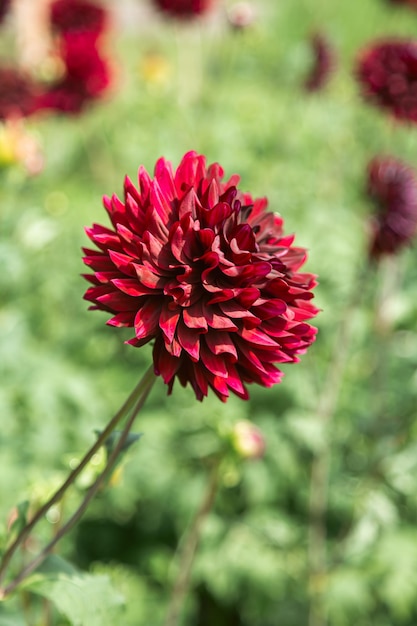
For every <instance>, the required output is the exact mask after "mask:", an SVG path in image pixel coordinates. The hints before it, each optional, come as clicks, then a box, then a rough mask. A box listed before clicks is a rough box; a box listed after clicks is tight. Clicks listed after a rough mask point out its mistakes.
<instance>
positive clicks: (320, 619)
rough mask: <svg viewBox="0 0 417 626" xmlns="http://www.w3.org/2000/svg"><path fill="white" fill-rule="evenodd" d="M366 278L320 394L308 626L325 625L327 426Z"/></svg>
mask: <svg viewBox="0 0 417 626" xmlns="http://www.w3.org/2000/svg"><path fill="white" fill-rule="evenodd" d="M367 269H368V268H365V272H366V270H367ZM363 278H364V275H362V274H360V275H359V277H358V279H356V280H354V281H353V291H352V295H351V297H350V301H349V302H348V305H347V308H346V310H345V312H344V317H343V318H342V320H341V323H340V326H339V329H338V333H337V336H336V340H335V342H334V352H333V354H332V356H331V359H330V364H329V370H328V374H327V377H326V379H325V381H324V386H323V389H322V392H321V395H320V397H319V401H318V406H317V415H318V417H319V419H320V420H321V423H322V425H323V427H324V428H326V429H327V432H326V438H325V443H324V444H323V445H322V446H321V447H320V450H319V451H318V452H317V453H316V454H315V456H314V458H313V462H312V466H311V479H310V500H309V533H308V534H309V536H308V552H309V554H308V558H309V589H310V594H311V602H310V614H309V622H308V624H309V626H325V625H326V623H327V617H326V608H325V585H326V575H327V551H326V543H327V529H326V513H327V501H328V483H329V474H330V461H331V447H330V441H329V437H328V429H329V426H330V424H331V422H332V419H333V416H334V413H335V410H336V407H337V402H338V399H339V394H340V388H341V384H342V381H343V375H344V372H345V367H346V363H347V359H348V355H349V350H350V344H351V338H352V331H353V328H354V317H355V312H356V310H357V309H358V308H359V304H360V301H361V298H362V295H363V285H362V282H363Z"/></svg>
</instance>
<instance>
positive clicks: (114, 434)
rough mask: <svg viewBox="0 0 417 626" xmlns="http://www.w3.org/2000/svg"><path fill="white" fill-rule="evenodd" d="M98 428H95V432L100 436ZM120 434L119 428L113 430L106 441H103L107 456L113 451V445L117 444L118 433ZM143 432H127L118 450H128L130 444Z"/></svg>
mask: <svg viewBox="0 0 417 626" xmlns="http://www.w3.org/2000/svg"><path fill="white" fill-rule="evenodd" d="M101 432H102V431H100V430H96V431H95V433H96V435H97V437H100V435H101ZM121 434H122V431H121V430H115V431H113V432H112V433H111V434H110V435H109V436H108V437H107V439H106V441H105V442H104V447H105V448H106V452H107V456H108V457H109V456H110V454H111V453H112V452H113V450H114V448H115V446H116V445H117V443H118V441H119V438H120V435H121ZM142 435H143V433H129V434H128V436H127V438H126V441H125V442H124V444H123V446H122V447H121V450H120V452H126V450H128V449H129V448H130V446H132V445H133V444H134V443H136V441H138V440H139V439H140V438H141V437H142Z"/></svg>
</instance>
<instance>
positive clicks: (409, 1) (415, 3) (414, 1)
mask: <svg viewBox="0 0 417 626" xmlns="http://www.w3.org/2000/svg"><path fill="white" fill-rule="evenodd" d="M388 1H389V2H391V4H404V5H406V6H410V7H412V8H413V9H417V0H388Z"/></svg>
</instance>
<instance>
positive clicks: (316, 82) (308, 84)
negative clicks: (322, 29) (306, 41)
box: [304, 33, 336, 91]
mask: <svg viewBox="0 0 417 626" xmlns="http://www.w3.org/2000/svg"><path fill="white" fill-rule="evenodd" d="M310 45H311V51H312V54H313V67H312V68H311V71H310V74H309V75H308V77H307V79H306V81H305V83H304V86H305V88H306V89H307V91H319V90H320V89H323V87H324V86H325V85H326V83H327V82H328V80H329V78H330V76H331V74H332V72H333V70H334V67H335V64H336V56H335V53H334V50H333V48H332V46H331V45H330V43H329V41H328V40H327V39H326V37H325V36H324V35H322V34H320V33H316V34H315V35H312V36H311V39H310Z"/></svg>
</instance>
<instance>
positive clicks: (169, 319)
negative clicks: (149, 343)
mask: <svg viewBox="0 0 417 626" xmlns="http://www.w3.org/2000/svg"><path fill="white" fill-rule="evenodd" d="M179 319H180V309H179V308H178V309H175V310H171V309H170V308H169V303H167V302H165V303H164V305H163V307H162V310H161V315H160V317H159V327H160V328H161V330H162V331H163V333H164V335H165V337H166V338H167V339H168V341H172V340H173V338H174V336H175V331H176V329H177V324H178V320H179Z"/></svg>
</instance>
